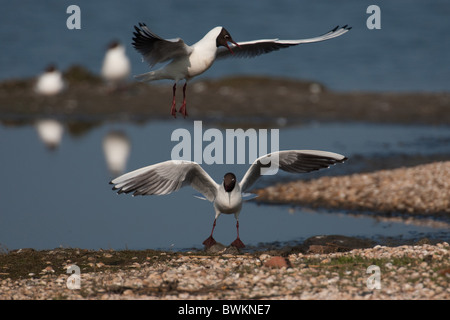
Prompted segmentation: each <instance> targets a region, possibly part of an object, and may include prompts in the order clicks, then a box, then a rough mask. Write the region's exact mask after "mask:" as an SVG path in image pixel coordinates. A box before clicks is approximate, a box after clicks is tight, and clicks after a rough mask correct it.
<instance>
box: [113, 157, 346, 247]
mask: <svg viewBox="0 0 450 320" xmlns="http://www.w3.org/2000/svg"><path fill="white" fill-rule="evenodd" d="M346 159H347V158H346V157H345V156H343V155H340V154H337V153H333V152H327V151H317V150H287V151H278V152H273V153H270V154H266V155H264V156H262V157H260V158H258V159H256V160H255V161H254V162H253V164H252V165H251V166H250V168H249V169H248V170H247V172H246V174H245V175H244V178H243V179H242V181H241V182H239V181H238V180H237V179H236V176H235V175H234V174H233V173H231V172H229V173H227V174H225V176H224V178H223V182H222V183H221V184H218V183H216V182H215V181H214V180H213V179H212V178H211V177H210V176H209V175H208V174H207V173H206V171H204V170H203V169H202V167H201V166H200V165H199V164H198V163H196V162H192V161H184V160H169V161H165V162H161V163H157V164H154V165H151V166H148V167H144V168H141V169H137V170H135V171H132V172H129V173H126V174H124V175H122V176H120V177H118V178H115V179H114V180H112V181H111V182H110V184H114V187H113V190H119V191H118V193H133V196H134V195H163V194H169V193H172V192H174V191H177V190H179V189H180V188H182V187H184V186H187V185H190V186H192V187H193V188H194V189H195V190H197V191H198V192H200V193H202V194H203V195H204V196H205V198H206V199H207V200H209V201H210V202H212V203H213V205H214V210H215V218H214V223H213V228H212V230H211V235H210V236H209V237H208V238H207V239H206V240H205V241H204V242H203V244H204V245H205V246H206V247H211V246H212V245H214V244H215V243H216V241H215V240H214V238H213V232H214V228H215V227H216V220H217V218H218V217H219V216H220V214H221V213H225V214H234V217H235V218H236V231H237V237H236V240H234V241H233V242H232V243H231V245H232V246H235V247H237V248H242V247H244V246H245V245H244V244H243V243H242V241H241V239H240V238H239V213H240V211H241V208H242V202H243V193H245V192H247V191H248V190H250V188H251V187H252V185H253V184H254V183H255V182H256V181H257V180H258V179H259V178H260V177H261V175H262V170H263V169H264V168H267V167H269V162H272V161H273V163H271V166H272V167H276V168H279V169H281V170H284V171H287V172H291V173H305V172H310V171H315V170H319V169H323V168H328V167H329V166H331V165H334V164H336V163H340V162H344V161H345V160H346Z"/></svg>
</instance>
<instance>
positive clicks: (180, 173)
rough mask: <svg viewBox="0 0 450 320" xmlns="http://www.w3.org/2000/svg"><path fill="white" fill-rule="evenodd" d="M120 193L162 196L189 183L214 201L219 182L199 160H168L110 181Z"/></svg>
mask: <svg viewBox="0 0 450 320" xmlns="http://www.w3.org/2000/svg"><path fill="white" fill-rule="evenodd" d="M110 184H114V187H113V190H119V191H118V193H131V192H133V195H153V194H154V195H163V194H169V193H172V192H175V191H177V190H179V189H180V188H182V187H184V186H186V185H190V186H192V187H193V188H194V189H195V190H197V191H198V192H200V193H202V194H203V195H204V196H205V198H206V199H208V200H209V201H214V199H215V198H216V194H217V189H218V185H217V183H216V182H215V181H214V180H213V179H212V178H211V177H210V176H209V175H208V174H207V173H206V171H205V170H203V168H202V167H201V166H200V165H199V164H198V163H196V162H191V161H183V160H169V161H165V162H161V163H157V164H154V165H151V166H148V167H144V168H141V169H137V170H134V171H132V172H129V173H126V174H124V175H122V176H120V177H117V178H115V179H114V180H112V181H111V182H110Z"/></svg>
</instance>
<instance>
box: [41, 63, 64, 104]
mask: <svg viewBox="0 0 450 320" xmlns="http://www.w3.org/2000/svg"><path fill="white" fill-rule="evenodd" d="M65 86H66V84H65V81H64V79H63V75H62V74H61V72H60V71H59V70H58V69H57V68H56V66H55V65H54V64H50V65H49V66H48V67H47V68H46V69H45V71H44V72H43V73H42V74H41V75H40V76H39V77H38V79H37V81H36V84H35V87H34V91H35V92H36V93H38V94H40V95H44V96H53V95H56V94H58V93H60V92H61V91H62V90H64V88H65Z"/></svg>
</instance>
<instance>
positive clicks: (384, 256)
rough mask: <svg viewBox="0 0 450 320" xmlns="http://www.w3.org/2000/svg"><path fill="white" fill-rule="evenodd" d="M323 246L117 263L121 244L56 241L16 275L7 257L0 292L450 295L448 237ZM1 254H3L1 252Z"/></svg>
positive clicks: (150, 254) (141, 257) (142, 255)
mask: <svg viewBox="0 0 450 320" xmlns="http://www.w3.org/2000/svg"><path fill="white" fill-rule="evenodd" d="M318 249H326V247H325V246H322V248H320V246H318V245H314V246H310V248H309V250H308V251H307V252H305V253H301V252H297V253H290V254H285V255H283V256H281V255H277V254H276V253H274V252H272V253H271V252H265V253H245V254H229V253H223V252H222V253H218V254H207V253H204V252H187V253H176V252H172V253H168V252H158V251H147V252H142V251H141V252H128V253H127V254H129V256H128V259H127V261H126V262H125V263H124V264H123V265H121V266H120V268H118V267H117V265H116V264H117V262H118V259H120V255H121V253H120V252H118V251H95V252H88V251H85V250H77V249H74V250H70V252H69V251H68V250H63V249H55V250H51V251H47V252H45V253H43V252H41V255H40V260H41V261H40V262H39V263H40V265H41V266H40V267H42V270H38V271H36V273H28V274H27V275H25V276H22V277H19V278H17V279H11V278H10V277H7V276H6V277H5V272H4V271H8V270H5V266H8V263H6V264H5V263H2V266H3V270H2V273H1V277H2V278H1V279H2V280H0V284H1V286H0V299H2V300H5V299H14V300H19V299H76V300H79V299H83V300H84V299H86V300H90V299H92V300H98V299H101V300H110V299H113V300H115V299H151V300H153V299H161V300H206V299H214V300H216V299H220V300H222V299H231V300H236V299H238V300H241V299H264V300H272V299H275V300H291V299H295V300H297V299H333V300H335V299H337V300H349V299H357V300H376V299H393V300H397V299H402V300H404V299H419V300H424V299H436V300H438V299H439V300H448V299H449V298H450V286H449V283H450V263H449V254H450V246H449V244H448V243H447V242H443V243H437V244H434V245H431V244H418V245H413V246H408V245H404V246H397V247H385V246H380V245H377V246H375V247H373V248H365V249H353V250H350V251H347V252H340V250H337V251H336V252H328V253H317V252H320V250H318ZM325 251H326V250H325ZM329 251H333V250H329ZM27 254H28V255H30V254H35V252H29V251H27V250H22V251H15V252H11V253H9V255H13V256H18V257H20V255H27ZM67 258H71V259H67ZM2 260H4V257H2V256H0V261H2ZM56 261H57V262H56ZM11 263H12V262H11ZM74 263H76V264H78V265H79V266H81V267H80V269H81V275H80V282H79V289H69V288H68V281H70V280H69V274H67V273H66V270H67V269H68V268H69V267H70V266H71V265H72V264H74ZM370 266H375V267H371V268H376V269H377V271H375V273H372V272H369V271H368V268H369V267H370ZM40 267H39V268H40ZM89 270H90V271H89ZM93 270H95V271H93ZM369 270H370V269H369ZM377 272H378V273H377ZM371 276H372V278H370V277H371ZM378 276H379V277H378ZM377 277H378V278H377ZM369 278H370V279H369ZM377 279H378V280H377ZM376 281H378V286H376V284H377V282H376Z"/></svg>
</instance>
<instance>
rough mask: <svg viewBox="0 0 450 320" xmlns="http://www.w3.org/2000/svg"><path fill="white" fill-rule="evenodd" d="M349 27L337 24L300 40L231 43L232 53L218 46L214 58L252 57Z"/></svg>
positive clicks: (325, 37)
mask: <svg viewBox="0 0 450 320" xmlns="http://www.w3.org/2000/svg"><path fill="white" fill-rule="evenodd" d="M350 29H351V28H350V27H347V26H346V25H345V26H343V27H341V28H339V26H337V27H336V28H334V29H333V30H331V31H329V32H327V33H325V34H323V35H321V36H318V37H314V38H308V39H300V40H279V39H264V40H254V41H246V42H238V45H239V46H236V45H231V49H232V50H233V53H234V54H231V52H230V51H229V50H228V49H227V48H224V47H220V48H218V49H217V55H216V58H217V59H220V58H228V57H238V58H252V57H256V56H259V55H261V54H264V53H269V52H272V51H276V50H280V49H283V48H288V47H291V46H296V45H299V44H302V43H312V42H320V41H325V40H329V39H332V38H336V37H339V36H341V35H343V34H344V33H346V32H348V31H349V30H350Z"/></svg>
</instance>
